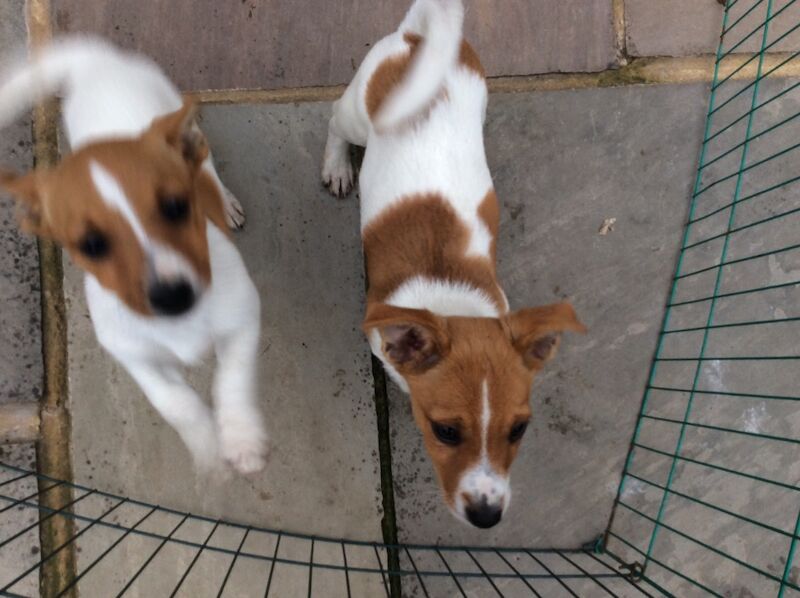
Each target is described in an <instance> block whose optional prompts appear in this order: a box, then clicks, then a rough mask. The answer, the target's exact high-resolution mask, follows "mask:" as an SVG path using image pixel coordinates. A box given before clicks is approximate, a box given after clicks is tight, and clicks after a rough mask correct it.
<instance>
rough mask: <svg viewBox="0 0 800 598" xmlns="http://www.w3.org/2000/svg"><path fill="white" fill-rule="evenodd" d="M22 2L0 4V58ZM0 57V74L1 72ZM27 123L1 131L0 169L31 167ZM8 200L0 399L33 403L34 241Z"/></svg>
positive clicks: (2, 223)
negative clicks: (23, 231) (18, 219)
mask: <svg viewBox="0 0 800 598" xmlns="http://www.w3.org/2000/svg"><path fill="white" fill-rule="evenodd" d="M24 7H25V3H24V1H23V0H13V1H10V2H3V3H2V4H0V57H5V56H6V55H7V54H8V53H9V52H12V51H15V50H18V49H19V47H20V46H24V44H25V39H26V31H27V30H26V28H25V13H24ZM3 66H4V65H3V58H0V72H2V70H3ZM32 165H33V157H32V154H31V124H30V121H29V120H28V119H23V120H21V121H19V122H17V123H14V124H13V125H11V126H9V127H6V128H5V129H3V130H2V132H0V168H6V169H9V170H14V171H18V172H23V171H26V170H28V169H30V168H31V166H32ZM14 213H15V209H14V205H13V202H12V201H11V199H10V198H9V197H8V196H7V195H5V194H2V193H0V304H2V306H3V309H2V310H0V403H5V402H17V401H37V400H38V399H39V394H40V393H41V386H42V358H41V344H40V340H39V339H40V322H39V316H40V312H39V262H38V253H37V251H36V242H35V241H34V239H33V238H32V237H28V236H26V235H23V234H22V233H20V232H19V227H18V225H17V220H16V217H15V214H14Z"/></svg>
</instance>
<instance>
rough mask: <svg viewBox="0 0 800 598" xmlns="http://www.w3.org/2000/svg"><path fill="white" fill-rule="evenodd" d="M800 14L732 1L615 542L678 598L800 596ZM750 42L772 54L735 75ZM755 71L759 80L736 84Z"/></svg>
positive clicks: (610, 537)
mask: <svg viewBox="0 0 800 598" xmlns="http://www.w3.org/2000/svg"><path fill="white" fill-rule="evenodd" d="M793 4H794V2H793V1H792V0H749V1H746V0H733V1H731V0H728V2H727V6H726V10H725V17H724V23H723V26H722V31H723V35H722V39H721V41H720V46H719V49H718V52H717V59H716V63H715V64H716V69H717V70H716V73H715V76H714V82H713V84H712V86H711V97H710V100H709V109H708V117H707V121H706V128H705V134H704V139H703V144H702V147H701V151H700V159H699V166H698V169H697V177H696V181H695V187H694V193H693V196H692V199H691V205H690V209H689V215H688V218H687V225H686V229H685V233H684V238H683V242H682V245H681V250H680V254H679V258H678V266H677V270H676V274H675V278H674V283H673V288H672V292H671V295H670V298H669V301H668V305H667V311H666V315H665V317H664V322H663V327H662V333H661V336H660V340H659V344H658V348H657V350H656V355H655V358H654V360H653V366H652V369H651V375H650V381H649V384H648V386H647V389H646V391H645V396H644V399H643V402H642V408H641V413H640V416H639V420H638V424H637V427H636V431H635V434H634V438H633V442H632V444H631V450H630V453H629V455H628V459H627V461H626V465H625V469H624V472H623V477H622V482H621V484H620V488H619V492H618V495H617V500H616V503H615V510H614V515H613V516H612V521H611V524H610V527H609V532H608V534H607V548H608V549H609V550H610V551H611V552H613V553H614V554H616V555H618V557H619V558H620V559H621V560H622V561H624V562H628V563H637V565H638V566H639V567H641V568H642V569H643V575H644V576H645V578H646V579H647V580H648V581H649V582H651V583H653V584H656V585H658V586H659V587H663V588H665V589H666V591H669V592H671V593H674V594H675V595H680V596H693V595H714V596H730V595H737V596H738V595H742V596H745V595H746V596H751V595H752V596H784V595H786V596H788V595H792V594H793V593H794V592H797V591H800V586H798V572H799V571H800V563H796V562H795V553H796V549H797V540H798V537H800V536H798V533H799V531H800V492H798V491H800V485H798V479H800V432H798V430H800V405H798V403H797V401H798V400H799V399H800V391H798V387H797V384H796V381H797V380H798V379H800V361H798V360H800V344H798V341H797V339H798V338H800V334H798V333H800V287H798V285H799V284H800V187H798V183H800V142H798V140H800V82H799V81H797V80H793V79H791V78H786V77H780V78H778V77H776V74H780V69H781V68H782V67H783V66H785V65H787V64H789V63H790V62H792V61H795V60H796V59H797V58H798V56H800V54H798V53H797V52H796V51H787V49H789V48H795V49H796V47H797V45H798V43H800V22H798V21H797V15H796V14H793V11H792V8H791V7H792V5H793ZM744 23H747V24H748V25H747V26H746V27H745V26H744V25H743V24H744ZM745 44H751V45H752V44H757V47H758V48H760V51H758V52H756V53H755V54H753V55H752V56H751V57H749V58H747V59H746V61H745V62H743V63H742V64H740V65H739V66H738V67H736V68H734V69H731V68H729V67H728V64H732V63H730V62H729V61H732V60H734V55H733V52H734V51H736V50H737V49H739V48H742V47H744V46H745ZM778 48H780V49H781V51H786V54H785V55H780V56H779V58H778V60H777V61H776V60H771V61H769V62H768V61H767V60H766V53H767V52H774V51H776V49H778ZM740 62H741V61H740ZM745 68H749V69H751V72H752V77H751V78H750V79H742V78H741V76H740V77H735V76H734V75H736V74H740V75H741V73H742V72H743V71H744V69H745ZM721 72H725V73H726V74H725V75H724V76H721V75H720V73H721Z"/></svg>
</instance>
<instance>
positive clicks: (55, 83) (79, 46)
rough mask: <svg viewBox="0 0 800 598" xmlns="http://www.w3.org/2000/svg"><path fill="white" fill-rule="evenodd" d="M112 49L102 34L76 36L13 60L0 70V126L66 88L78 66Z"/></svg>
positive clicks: (84, 65) (95, 59) (92, 60)
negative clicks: (100, 35) (8, 65)
mask: <svg viewBox="0 0 800 598" xmlns="http://www.w3.org/2000/svg"><path fill="white" fill-rule="evenodd" d="M113 53H115V48H114V47H113V46H111V45H110V44H108V43H107V42H105V41H103V40H101V39H99V38H92V37H88V36H75V37H66V38H62V39H60V40H56V41H54V42H52V43H51V44H49V45H47V46H45V47H44V48H41V49H39V50H32V56H31V58H30V59H24V58H23V59H19V60H16V61H11V66H10V68H8V69H6V70H5V71H4V72H3V73H1V74H0V126H4V125H7V124H9V123H10V122H12V121H13V120H14V119H16V118H17V117H19V116H20V115H21V114H22V113H23V112H25V111H26V110H28V109H30V108H31V106H32V105H33V104H35V103H36V102H39V101H41V100H43V99H45V98H47V97H49V96H52V95H58V94H59V93H60V92H62V91H65V90H66V89H68V87H69V85H70V82H71V79H72V76H73V74H74V73H76V72H77V70H78V69H86V68H87V66H88V67H90V68H91V64H92V63H95V62H96V61H97V59H98V57H104V56H109V55H110V54H113Z"/></svg>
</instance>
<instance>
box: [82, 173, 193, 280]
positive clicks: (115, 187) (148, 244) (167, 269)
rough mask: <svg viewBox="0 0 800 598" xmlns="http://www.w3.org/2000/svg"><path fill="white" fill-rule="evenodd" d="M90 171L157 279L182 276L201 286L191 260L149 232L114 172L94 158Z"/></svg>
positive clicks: (102, 195)
mask: <svg viewBox="0 0 800 598" xmlns="http://www.w3.org/2000/svg"><path fill="white" fill-rule="evenodd" d="M89 174H90V175H91V177H92V182H93V183H94V186H95V188H96V189H97V192H98V193H99V194H100V197H101V198H102V199H103V203H105V204H106V205H107V206H108V207H109V208H111V209H112V210H115V211H116V212H118V213H119V214H121V215H122V217H123V218H125V220H126V221H127V222H128V224H129V225H130V227H131V229H132V230H133V234H134V235H136V239H137V240H138V241H139V243H140V244H141V246H142V249H143V250H144V252H145V254H146V255H147V259H148V262H149V264H150V268H151V269H152V273H153V274H154V275H155V278H156V279H157V280H179V279H183V280H186V281H188V282H189V283H191V284H192V285H193V286H194V287H195V288H199V287H200V286H201V285H200V278H199V276H198V275H197V272H195V269H194V267H193V266H192V265H191V264H190V263H189V260H187V259H186V258H185V257H184V256H183V255H181V254H180V253H178V252H177V251H175V250H174V249H172V248H171V247H169V246H167V245H165V244H164V243H160V242H159V241H156V240H153V239H150V238H149V237H148V236H147V233H146V232H145V230H144V226H142V222H141V220H139V217H138V216H137V215H136V212H135V211H134V209H133V205H132V204H131V202H130V200H129V199H128V196H127V195H126V194H125V190H124V189H123V188H122V185H120V184H119V181H118V180H117V179H116V178H115V177H114V175H113V174H111V173H110V172H109V171H108V170H107V169H106V168H104V167H103V166H102V165H101V164H99V163H98V162H96V161H95V160H92V161H90V162H89Z"/></svg>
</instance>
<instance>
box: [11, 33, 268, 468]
mask: <svg viewBox="0 0 800 598" xmlns="http://www.w3.org/2000/svg"><path fill="white" fill-rule="evenodd" d="M52 94H59V95H61V97H62V112H63V120H64V127H65V130H66V135H67V140H68V141H69V144H70V147H71V151H72V153H71V155H69V156H68V157H66V158H64V159H63V161H62V162H61V163H60V164H59V165H58V166H56V167H55V168H53V169H51V170H44V169H37V170H34V171H32V172H30V173H28V174H26V175H23V176H17V175H12V174H9V173H4V174H2V175H0V186H2V187H4V188H5V189H6V190H8V191H9V192H10V193H11V194H12V195H13V196H14V197H15V198H16V199H17V200H18V202H19V204H20V206H21V218H22V225H23V228H24V229H26V230H27V231H29V232H31V233H33V234H36V235H39V236H41V237H43V238H47V239H52V240H54V241H56V242H57V243H59V244H60V245H62V246H63V247H64V248H65V249H66V250H67V251H68V252H69V254H70V255H71V257H72V259H73V261H74V263H75V264H77V265H78V266H79V267H81V268H82V269H83V270H84V271H85V288H86V298H87V301H88V305H89V312H90V314H91V318H92V323H93V325H94V328H95V332H96V334H97V338H98V340H99V341H100V344H101V345H102V346H103V347H104V348H105V349H106V350H107V351H108V352H109V353H110V354H111V355H112V356H114V357H115V358H116V359H117V360H118V361H119V362H120V363H121V364H122V365H123V366H124V367H125V369H126V370H127V371H128V372H129V373H130V375H131V376H132V377H133V378H134V380H135V381H136V382H137V383H138V385H139V386H140V387H141V389H142V391H143V392H144V394H145V395H146V396H147V398H148V399H149V400H150V402H151V403H152V405H153V407H155V408H156V410H158V412H159V413H160V414H161V415H162V416H163V417H164V419H166V420H167V421H168V422H169V423H170V424H171V425H172V426H173V427H174V428H175V430H176V431H177V432H178V434H179V435H180V436H181V438H182V439H183V441H184V443H185V444H186V446H187V447H188V449H189V451H190V452H191V453H192V455H193V457H194V459H195V462H196V463H197V465H198V466H199V467H200V468H203V469H208V468H215V467H216V466H217V465H219V464H220V463H222V462H228V463H229V464H230V465H232V466H233V467H234V468H235V469H236V470H238V471H239V472H241V473H252V472H255V471H258V470H260V469H261V468H262V467H263V466H264V459H265V454H266V441H267V436H266V433H265V432H264V428H263V424H262V418H261V414H260V412H259V409H258V407H257V405H256V360H257V353H258V343H259V318H260V303H259V297H258V293H257V292H256V288H255V286H254V285H253V283H252V281H251V280H250V276H249V275H248V273H247V270H246V268H245V265H244V262H243V261H242V258H241V256H240V255H239V252H238V251H237V249H236V248H235V246H234V245H233V243H232V242H231V240H230V239H229V237H228V227H232V228H238V227H239V226H241V225H242V223H243V213H242V208H241V206H240V205H239V202H238V201H237V200H236V198H235V197H234V196H233V195H232V194H231V193H230V192H229V191H228V190H227V189H226V188H225V187H224V186H223V184H222V183H221V182H220V180H219V177H218V176H217V173H216V171H215V169H214V166H213V163H212V161H211V155H210V153H209V150H208V147H207V145H206V141H205V138H204V137H203V134H202V133H201V132H200V130H199V128H198V127H197V125H196V124H195V123H194V118H193V116H194V109H193V108H192V106H191V104H188V103H183V101H182V99H181V96H180V94H179V93H178V91H177V89H176V88H175V86H174V85H173V84H172V83H171V82H170V81H169V80H168V79H167V77H166V76H165V75H164V73H163V72H162V71H161V70H160V69H159V68H158V67H157V66H156V65H155V64H154V63H152V62H150V61H149V60H147V59H146V58H144V57H142V56H139V55H135V54H131V53H127V52H123V51H122V50H119V49H117V48H115V47H113V46H111V45H109V44H108V43H106V42H104V41H102V40H98V39H90V38H68V39H64V40H61V41H57V42H55V43H54V44H53V45H51V46H49V47H47V48H44V49H43V50H42V51H41V52H39V53H38V54H36V55H35V56H34V58H33V59H32V60H31V61H29V62H26V63H24V64H21V65H19V66H17V67H16V68H15V69H13V70H12V71H11V72H10V73H9V74H8V75H7V76H6V77H5V78H4V79H0V124H2V123H7V122H9V120H11V119H13V118H14V117H16V116H17V115H18V114H19V113H20V112H22V111H23V110H25V109H26V108H28V107H29V106H30V105H31V104H32V103H33V102H35V101H37V100H40V99H42V98H44V97H46V96H48V95H52ZM211 349H213V350H214V352H215V353H216V357H217V370H216V374H215V379H214V388H213V399H214V409H213V412H212V410H211V409H209V407H207V406H206V404H205V403H204V402H203V400H201V398H200V397H199V396H198V395H197V393H196V392H195V391H194V390H193V389H192V388H191V387H190V386H189V385H188V384H187V383H186V381H185V380H184V378H183V376H182V374H181V370H180V369H181V366H183V365H192V364H196V363H198V362H199V361H200V359H201V358H202V357H203V355H204V354H206V353H207V352H208V351H209V350H211Z"/></svg>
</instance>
